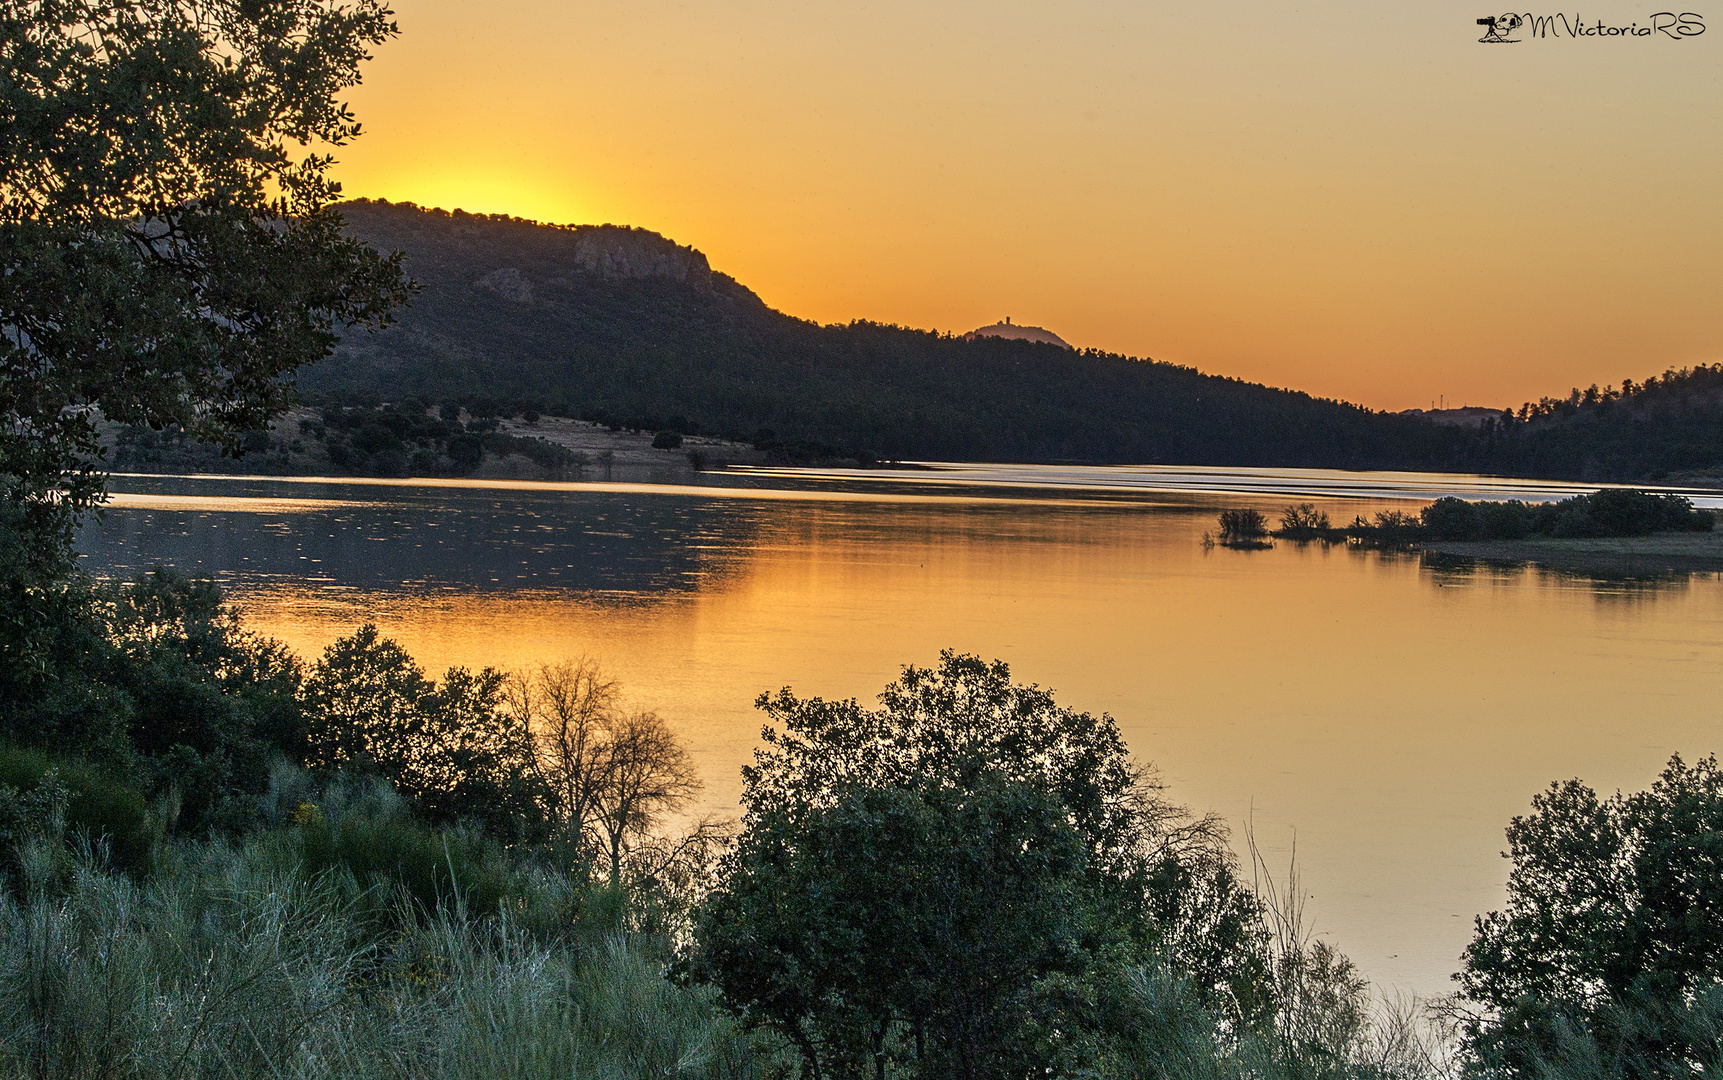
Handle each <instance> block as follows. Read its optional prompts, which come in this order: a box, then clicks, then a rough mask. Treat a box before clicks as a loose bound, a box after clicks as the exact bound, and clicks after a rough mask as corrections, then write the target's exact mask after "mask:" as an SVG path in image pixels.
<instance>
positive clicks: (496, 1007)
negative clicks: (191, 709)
mask: <svg viewBox="0 0 1723 1080" xmlns="http://www.w3.org/2000/svg"><path fill="white" fill-rule="evenodd" d="M39 855H40V853H39V852H34V853H32V854H31V855H30V857H29V860H30V862H31V863H32V865H35V864H36V863H37V862H39ZM171 855H172V857H171V858H170V859H168V860H166V861H165V862H164V864H163V866H162V867H161V868H160V869H159V870H158V872H157V873H155V874H152V875H151V876H150V877H149V878H148V879H146V880H144V881H142V882H133V881H130V880H128V879H126V878H123V877H118V876H113V875H110V874H108V873H105V872H104V871H103V870H102V868H101V867H100V866H99V865H96V864H93V863H85V864H84V865H82V866H80V867H78V868H77V872H76V873H74V874H73V875H72V876H71V878H70V880H69V884H68V887H67V888H66V889H64V890H63V891H52V890H47V889H41V888H34V887H32V888H27V889H24V890H21V891H19V892H17V893H15V894H13V895H12V896H9V897H7V898H6V899H5V900H4V902H0V1073H4V1074H5V1075H7V1076H18V1077H27V1078H41V1080H48V1078H50V1077H51V1078H53V1080H107V1078H110V1077H119V1076H123V1077H131V1078H137V1080H154V1078H162V1080H166V1078H170V1077H172V1078H181V1077H226V1078H239V1080H278V1078H281V1077H313V1076H315V1077H319V1078H324V1080H346V1078H353V1080H359V1078H365V1080H370V1078H372V1077H378V1076H412V1077H424V1078H427V1080H442V1078H447V1080H457V1078H460V1080H466V1078H469V1077H487V1078H489V1077H494V1078H498V1080H540V1078H543V1080H550V1078H552V1077H558V1078H566V1077H569V1076H576V1075H578V1076H582V1077H598V1078H601V1080H630V1078H641V1080H644V1078H646V1077H664V1076H676V1077H681V1078H685V1080H702V1078H711V1080H720V1078H724V1080H728V1078H735V1080H743V1078H750V1077H763V1076H765V1075H767V1074H768V1072H769V1070H770V1069H771V1067H772V1061H771V1058H770V1056H769V1055H768V1054H765V1053H762V1052H761V1051H760V1050H759V1049H757V1048H756V1047H755V1046H753V1045H752V1044H751V1043H750V1042H749V1041H748V1040H747V1039H746V1038H745V1037H743V1036H742V1035H740V1034H739V1033H738V1032H737V1030H736V1028H735V1026H734V1025H733V1024H731V1023H730V1022H729V1021H727V1020H726V1019H725V1018H724V1017H722V1016H721V1015H720V1014H719V1013H718V1012H717V1010H716V1009H715V1008H714V1006H713V1002H712V1000H711V995H710V994H708V993H705V992H701V991H689V990H682V989H678V988H677V987H674V986H672V985H671V984H670V983H669V982H667V981H666V980H665V979H664V978H663V977H662V974H661V958H660V955H659V954H658V953H657V952H655V951H654V948H653V944H652V942H651V941H650V940H642V939H639V938H635V937H627V936H620V935H617V936H612V937H610V938H608V939H604V938H600V939H598V940H594V941H587V940H585V939H584V938H579V937H577V936H576V935H577V934H578V933H579V930H578V928H577V927H575V926H573V925H571V924H570V923H568V922H567V921H562V922H561V923H559V924H558V927H559V928H558V930H557V932H555V933H551V932H547V931H537V930H533V929H530V928H529V924H535V923H538V922H541V921H542V922H543V923H544V925H545V926H546V927H547V929H548V927H550V925H551V924H552V922H553V920H550V919H544V920H539V919H538V918H537V917H536V916H535V915H534V913H533V911H532V909H531V908H530V907H520V908H518V909H516V910H519V911H520V914H521V919H520V921H516V920H514V919H511V918H509V917H507V916H503V917H490V918H483V919H479V918H472V917H467V916H463V915H461V914H460V913H459V912H457V911H455V910H454V909H453V907H452V906H451V905H444V906H442V907H439V908H437V909H435V910H433V911H429V912H426V913H423V915H422V916H421V917H419V918H416V919H414V920H411V921H409V922H407V923H404V924H402V925H401V926H400V927H399V928H398V929H397V930H395V931H393V932H389V933H385V934H379V933H378V927H377V925H376V923H375V922H374V920H372V919H370V918H369V917H366V915H365V913H364V912H362V911H360V910H359V909H357V908H356V907H355V906H354V901H355V897H354V893H353V890H352V888H351V884H350V882H346V881H344V880H343V877H342V875H341V873H340V872H338V871H336V872H326V873H322V874H317V875H310V874H307V873H305V872H303V871H302V870H298V869H295V868H292V867H285V868H284V867H282V866H280V865H279V862H278V860H277V859H276V858H275V857H274V855H273V854H272V853H270V852H268V851H265V850H263V849H262V848H260V847H258V846H251V847H246V848H234V847H230V846H227V845H221V844H198V845H186V846H181V847H177V848H175V849H174V850H173V851H172V852H171ZM32 880H33V881H40V880H41V878H40V875H39V874H38V875H36V876H35V877H33V878H32ZM580 889H581V886H579V885H578V884H577V883H572V882H569V881H566V880H563V879H545V880H543V881H541V883H540V885H539V888H538V889H537V894H538V895H540V896H541V897H546V896H555V895H563V894H567V893H570V892H578V891H580ZM559 906H561V905H559Z"/></svg>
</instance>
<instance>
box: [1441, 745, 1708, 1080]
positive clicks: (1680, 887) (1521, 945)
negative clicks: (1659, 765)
mask: <svg viewBox="0 0 1723 1080" xmlns="http://www.w3.org/2000/svg"><path fill="white" fill-rule="evenodd" d="M1507 857H1508V859H1509V860H1510V861H1511V863H1512V868H1511V870H1510V871H1509V875H1508V903H1507V906H1506V907H1505V908H1503V909H1502V910H1501V911H1493V912H1490V913H1489V914H1488V915H1485V916H1481V917H1480V918H1479V919H1478V920H1477V925H1476V936H1475V937H1474V939H1473V941H1472V944H1471V945H1470V946H1469V947H1468V948H1467V950H1466V953H1465V960H1464V964H1465V966H1464V970H1463V971H1462V972H1461V974H1460V983H1461V991H1460V995H1461V998H1462V999H1463V1000H1464V1001H1467V1002H1470V1003H1472V1004H1473V1005H1475V1006H1477V1007H1479V1009H1480V1011H1479V1012H1477V1013H1475V1014H1473V1015H1471V1016H1469V1017H1468V1018H1467V1020H1466V1036H1467V1041H1468V1047H1469V1050H1470V1051H1471V1053H1472V1054H1473V1055H1474V1057H1475V1058H1476V1059H1477V1060H1478V1061H1479V1063H1480V1064H1481V1065H1482V1066H1484V1067H1487V1068H1491V1069H1495V1070H1498V1071H1501V1072H1504V1073H1506V1074H1508V1075H1535V1074H1537V1073H1538V1071H1539V1070H1540V1069H1542V1068H1547V1067H1560V1066H1562V1065H1564V1062H1563V1061H1562V1060H1561V1056H1562V1054H1563V1053H1564V1052H1565V1053H1567V1054H1569V1055H1570V1056H1571V1054H1572V1053H1573V1052H1574V1047H1575V1046H1576V1045H1584V1046H1586V1047H1587V1052H1588V1053H1591V1054H1594V1055H1597V1056H1599V1057H1600V1058H1601V1059H1602V1060H1605V1061H1610V1062H1614V1063H1615V1066H1616V1067H1618V1068H1621V1069H1624V1070H1625V1071H1626V1072H1627V1074H1628V1075H1644V1076H1654V1075H1655V1076H1662V1075H1690V1074H1691V1072H1690V1070H1694V1069H1705V1068H1712V1067H1715V1066H1716V1065H1717V1064H1718V1060H1719V1059H1718V1044H1717V1042H1716V1033H1717V1031H1718V1030H1719V1028H1718V1020H1719V1019H1723V997H1720V995H1723V920H1719V918H1718V917H1717V913H1718V912H1719V911H1723V770H1719V768H1718V765H1717V761H1716V759H1715V758H1714V757H1707V758H1704V759H1701V760H1700V761H1698V762H1695V763H1694V764H1693V765H1691V766H1690V765H1688V764H1686V763H1685V762H1683V761H1682V759H1681V758H1680V757H1679V756H1676V757H1674V758H1671V759H1670V762H1669V764H1668V766H1667V767H1666V768H1665V769H1664V771H1663V773H1662V775H1661V776H1660V777H1659V778H1658V780H1657V781H1656V783H1654V784H1653V785H1652V786H1651V788H1650V789H1649V790H1646V791H1642V792H1636V793H1633V794H1631V795H1623V794H1621V793H1619V792H1618V793H1616V794H1615V795H1613V796H1610V797H1608V798H1600V797H1599V796H1598V795H1597V793H1596V792H1594V791H1593V790H1592V789H1591V788H1589V787H1587V786H1586V785H1584V784H1582V783H1580V782H1579V781H1578V780H1569V781H1566V782H1563V783H1558V784H1552V785H1551V786H1550V787H1549V789H1548V790H1546V791H1544V792H1543V793H1541V794H1539V795H1538V796H1537V797H1535V798H1534V799H1533V800H1532V812H1531V813H1530V814H1529V815H1525V816H1521V817H1516V818H1514V820H1513V823H1512V824H1511V825H1510V826H1509V828H1508V851H1507ZM1566 1064H1571V1062H1568V1063H1566Z"/></svg>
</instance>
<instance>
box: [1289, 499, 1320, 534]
mask: <svg viewBox="0 0 1723 1080" xmlns="http://www.w3.org/2000/svg"><path fill="white" fill-rule="evenodd" d="M1331 527H1332V526H1330V525H1329V524H1328V514H1327V512H1326V511H1322V510H1318V509H1317V508H1316V504H1315V503H1298V504H1297V505H1294V506H1288V507H1287V508H1286V509H1285V510H1282V511H1281V512H1280V531H1281V533H1283V534H1285V535H1288V536H1295V537H1296V536H1314V535H1317V534H1319V533H1325V532H1327V531H1328V530H1329V529H1330V528H1331Z"/></svg>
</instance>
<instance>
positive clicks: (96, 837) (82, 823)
mask: <svg viewBox="0 0 1723 1080" xmlns="http://www.w3.org/2000/svg"><path fill="white" fill-rule="evenodd" d="M62 830H64V832H65V833H67V834H69V835H67V837H66V838H67V839H68V840H77V839H79V838H81V837H87V838H88V839H90V840H92V841H94V842H96V843H98V844H102V845H105V846H106V848H107V850H108V851H109V852H110V854H111V855H112V857H113V859H114V861H115V862H116V863H117V864H118V865H120V866H122V867H125V868H127V869H132V870H141V869H143V868H145V867H146V866H147V865H148V863H149V856H150V844H151V841H152V840H153V839H154V830H153V829H152V828H151V824H150V820H149V814H148V812H147V810H146V809H145V804H144V797H143V795H142V794H141V793H140V792H139V791H138V790H137V789H136V788H134V787H132V786H131V785H130V784H128V783H126V782H125V780H124V779H122V778H120V777H116V776H113V775H110V774H104V773H102V772H100V771H98V770H96V769H93V768H91V767H90V766H88V765H87V764H85V763H83V762H79V761H75V760H72V761H69V760H64V759H56V758H53V757H50V756H48V755H47V754H44V753H42V752H40V751H35V750H25V749H21V748H19V747H16V746H9V745H6V744H4V743H0V859H10V858H11V857H12V856H13V855H14V853H15V852H16V851H17V849H18V847H19V846H20V845H22V844H24V843H25V842H26V841H27V840H28V839H29V838H31V837H32V836H39V837H47V836H52V835H54V834H56V833H59V832H60V831H62ZM14 869H16V868H14Z"/></svg>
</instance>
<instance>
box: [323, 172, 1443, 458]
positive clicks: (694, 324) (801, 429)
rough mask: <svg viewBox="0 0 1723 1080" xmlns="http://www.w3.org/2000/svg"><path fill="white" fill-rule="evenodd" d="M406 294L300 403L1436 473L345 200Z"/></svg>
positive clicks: (1157, 384) (535, 227) (670, 271)
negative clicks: (405, 401) (405, 304)
mask: <svg viewBox="0 0 1723 1080" xmlns="http://www.w3.org/2000/svg"><path fill="white" fill-rule="evenodd" d="M343 212H344V213H345V215H346V218H347V223H348V228H349V231H350V232H351V233H352V234H353V235H355V236H359V237H362V238H364V239H366V240H368V241H370V242H371V243H373V244H374V245H376V246H377V247H379V248H381V249H383V250H399V251H402V252H404V253H405V254H406V265H407V270H408V272H409V273H410V274H411V275H412V276H413V277H414V278H416V279H417V280H418V281H419V283H420V285H421V286H422V291H421V292H420V294H419V296H418V298H417V300H416V302H415V303H414V304H413V306H412V308H411V309H410V310H408V311H406V312H405V313H403V315H402V317H401V319H400V321H399V323H398V324H397V325H396V326H394V327H392V328H390V329H389V330H387V331H384V332H382V333H379V334H375V335H367V334H354V335H351V336H350V337H349V338H348V339H347V340H345V341H343V342H342V343H341V344H340V346H339V347H338V348H337V349H336V351H335V354H334V355H333V356H332V357H330V358H329V359H328V360H326V361H324V362H323V363H321V364H318V365H316V366H314V367H312V368H310V369H307V370H306V371H305V372H303V373H302V375H301V378H300V380H299V382H300V387H301V389H302V391H303V392H304V393H305V395H306V396H307V398H308V399H310V400H313V401H317V400H322V401H326V402H342V401H354V402H362V401H366V400H375V399H378V398H380V399H383V400H398V399H400V398H402V397H403V396H407V395H415V396H418V397H422V398H424V399H426V400H427V401H430V402H433V403H435V402H446V401H458V402H460V403H462V404H466V405H469V406H471V405H474V404H478V405H479V406H480V409H481V410H484V409H487V408H496V407H499V406H500V407H507V408H528V407H530V408H531V409H533V410H534V411H537V412H541V413H547V414H567V415H574V416H582V417H586V418H594V419H599V420H608V421H610V422H612V423H617V424H625V425H627V426H629V427H640V428H655V427H665V428H676V429H678V430H682V431H684V432H687V433H695V432H699V433H702V434H714V435H723V436H728V437H733V438H741V439H744V440H750V441H755V442H765V443H768V444H771V443H774V442H775V443H778V444H784V445H789V444H793V443H795V442H796V441H797V440H802V441H809V442H816V443H824V444H829V445H830V446H832V447H838V448H847V449H850V450H856V451H864V452H870V453H872V454H876V455H879V456H881V457H886V458H892V459H916V458H921V459H951V460H999V461H1042V462H1051V461H1087V462H1165V463H1207V464H1216V465H1288V466H1332V467H1340V468H1357V467H1384V468H1447V467H1454V466H1457V465H1461V464H1463V459H1464V454H1465V451H1466V450H1467V448H1468V447H1469V446H1470V443H1469V442H1468V436H1467V434H1466V433H1464V432H1458V431H1456V430H1455V429H1453V428H1445V427H1438V426H1437V425H1434V424H1431V423H1428V422H1425V421H1423V420H1419V419H1415V418H1408V417H1402V416H1396V415H1390V414H1386V413H1375V412H1371V411H1370V410H1367V409H1364V408H1361V407H1358V406H1355V405H1349V404H1346V403H1344V402H1338V401H1329V400H1323V399H1318V398H1313V397H1311V396H1309V395H1307V394H1303V393H1299V392H1296V391H1290V390H1276V389H1271V388H1269V387H1266V386H1261V385H1257V384H1254V383H1247V382H1243V381H1240V380H1237V379H1228V378H1221V377H1217V376H1212V375H1204V374H1202V373H1201V372H1198V371H1196V370H1194V369H1191V368H1186V367H1178V366H1175V365H1172V364H1163V363H1157V362H1154V361H1150V360H1140V359H1135V358H1132V357H1126V356H1119V355H1115V354H1109V353H1102V352H1097V351H1094V350H1084V351H1080V352H1078V351H1073V350H1071V349H1069V348H1068V347H1063V346H1062V345H1061V344H1052V343H1045V342H1037V341H1026V340H1012V339H1008V338H1003V337H998V336H990V335H977V336H974V337H971V338H968V339H967V340H966V339H963V338H956V337H952V336H950V335H941V334H936V333H930V332H927V331H922V330H912V329H907V328H903V327H897V326H884V325H880V324H877V323H869V322H855V323H850V324H848V325H843V326H820V325H817V324H814V323H810V322H806V321H804V320H800V319H795V318H792V317H790V316H787V315H784V314H782V313H780V312H777V311H773V310H772V309H771V308H769V307H767V306H766V304H765V303H763V302H762V301H761V300H760V298H759V297H757V296H755V295H754V294H753V293H752V292H751V291H749V290H748V289H747V288H745V287H744V286H742V285H741V284H739V283H737V282H736V281H735V280H734V279H732V278H730V277H728V276H726V275H724V274H722V273H719V272H717V271H715V270H713V269H712V268H711V267H710V266H709V265H708V263H707V260H706V258H705V256H704V255H702V254H700V253H699V252H698V251H695V250H693V249H692V248H688V247H683V246H680V245H677V244H675V243H674V242H672V241H670V240H667V239H665V238H664V237H661V236H659V235H657V234H656V233H651V232H647V231H645V230H641V229H630V228H622V227H616V226H609V225H604V226H582V227H578V228H564V227H557V226H549V225H541V224H536V223H533V222H528V221H522V220H519V219H514V218H507V217H500V216H497V217H489V216H482V215H473V214H464V213H460V212H456V213H452V214H451V213H445V212H443V211H440V210H426V209H421V208H419V207H416V206H412V205H410V204H389V203H385V202H368V201H363V200H361V201H357V202H352V203H348V204H346V205H345V206H344V207H343Z"/></svg>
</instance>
